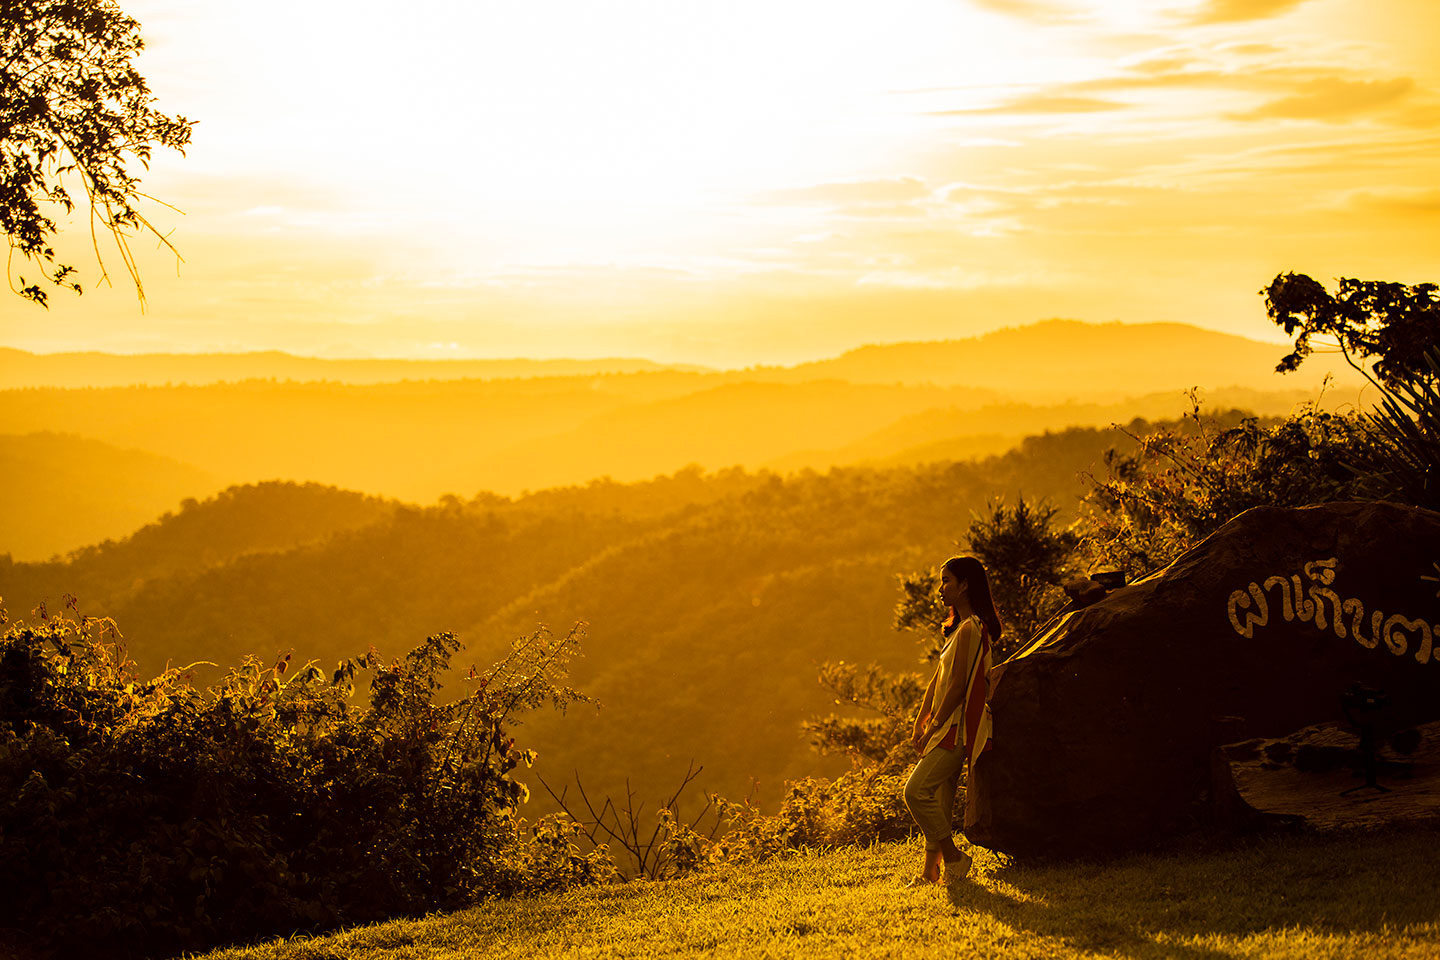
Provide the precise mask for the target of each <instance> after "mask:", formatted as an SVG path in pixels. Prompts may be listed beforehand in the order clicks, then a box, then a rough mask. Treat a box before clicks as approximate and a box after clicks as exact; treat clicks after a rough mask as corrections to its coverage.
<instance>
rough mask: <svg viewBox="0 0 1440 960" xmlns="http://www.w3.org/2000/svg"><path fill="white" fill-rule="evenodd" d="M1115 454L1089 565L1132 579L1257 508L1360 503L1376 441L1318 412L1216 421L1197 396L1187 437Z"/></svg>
mask: <svg viewBox="0 0 1440 960" xmlns="http://www.w3.org/2000/svg"><path fill="white" fill-rule="evenodd" d="M1131 436H1132V439H1133V440H1134V441H1135V443H1136V449H1135V451H1134V452H1133V453H1120V452H1118V451H1112V452H1111V453H1110V454H1109V455H1107V457H1106V466H1107V467H1108V476H1106V477H1104V478H1095V479H1094V485H1093V488H1092V489H1091V491H1090V493H1089V494H1088V496H1087V497H1086V507H1087V510H1086V513H1085V515H1084V517H1083V519H1082V523H1081V528H1082V530H1083V541H1082V545H1081V556H1082V557H1083V559H1084V560H1085V561H1086V562H1087V563H1088V564H1089V565H1090V567H1091V568H1094V567H1116V568H1119V569H1123V570H1125V571H1126V572H1127V573H1128V574H1129V575H1130V578H1131V579H1136V578H1138V577H1140V576H1142V575H1144V574H1146V573H1150V572H1153V571H1155V570H1158V569H1160V568H1161V567H1163V566H1165V565H1166V564H1168V563H1169V562H1170V561H1172V560H1174V559H1175V558H1176V557H1178V556H1179V555H1180V554H1181V553H1184V552H1185V551H1186V550H1188V549H1189V548H1190V547H1192V546H1194V545H1195V544H1197V543H1199V542H1200V541H1201V540H1203V539H1204V538H1205V537H1207V536H1209V535H1210V534H1211V533H1213V532H1215V531H1216V530H1217V529H1219V528H1220V526H1221V525H1223V524H1224V523H1226V522H1227V521H1229V520H1230V519H1231V518H1232V517H1235V516H1236V515H1238V514H1240V513H1242V512H1244V511H1245V510H1248V509H1250V508H1251V507H1257V506H1264V505H1273V506H1282V507H1298V506H1304V505H1306V504H1311V503H1323V502H1327V501H1331V500H1346V499H1351V498H1353V497H1355V496H1357V495H1358V493H1359V490H1360V488H1361V485H1362V479H1363V478H1362V477H1361V475H1360V474H1358V473H1357V472H1356V470H1355V469H1354V468H1353V463H1354V462H1355V460H1356V457H1357V455H1358V454H1357V451H1360V450H1362V449H1365V448H1366V447H1367V446H1369V445H1370V444H1371V443H1372V442H1373V441H1372V439H1371V435H1370V432H1369V430H1368V428H1367V426H1366V423H1365V421H1364V418H1363V417H1362V416H1360V415H1359V414H1354V413H1350V414H1343V413H1330V412H1327V411H1324V410H1322V409H1320V408H1319V407H1318V406H1317V405H1315V404H1309V405H1306V406H1305V407H1303V408H1301V409H1300V410H1299V411H1297V412H1296V413H1294V414H1292V415H1291V416H1289V417H1286V418H1284V419H1282V420H1278V421H1272V422H1269V423H1262V422H1261V421H1260V420H1258V419H1257V418H1254V417H1247V416H1243V415H1240V414H1239V413H1238V412H1237V411H1232V412H1230V413H1229V414H1223V415H1219V416H1212V415H1208V414H1205V413H1203V412H1202V411H1201V408H1200V401H1199V399H1198V397H1197V396H1196V395H1195V394H1194V393H1192V394H1191V411H1190V414H1189V415H1188V417H1187V418H1186V420H1185V421H1184V422H1182V424H1181V425H1180V426H1178V427H1171V426H1166V427H1161V428H1158V429H1155V430H1153V432H1150V433H1146V434H1143V435H1141V434H1132V435H1131Z"/></svg>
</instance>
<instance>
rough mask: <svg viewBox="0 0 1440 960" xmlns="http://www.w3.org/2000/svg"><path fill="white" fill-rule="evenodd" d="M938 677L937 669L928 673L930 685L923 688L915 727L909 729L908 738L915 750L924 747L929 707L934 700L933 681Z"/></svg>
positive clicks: (928, 721) (928, 720)
mask: <svg viewBox="0 0 1440 960" xmlns="http://www.w3.org/2000/svg"><path fill="white" fill-rule="evenodd" d="M939 679H940V671H939V670H936V671H935V672H934V673H932V674H931V675H930V686H928V687H926V688H925V699H923V700H921V701H920V712H919V713H918V714H916V716H915V728H914V730H913V731H911V734H910V739H911V741H912V742H913V743H914V744H915V749H916V750H921V749H924V747H925V731H926V728H927V726H928V725H929V723H930V707H931V705H932V704H934V702H935V682H936V681H937V680H939Z"/></svg>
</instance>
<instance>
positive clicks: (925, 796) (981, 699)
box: [905, 557, 1003, 883]
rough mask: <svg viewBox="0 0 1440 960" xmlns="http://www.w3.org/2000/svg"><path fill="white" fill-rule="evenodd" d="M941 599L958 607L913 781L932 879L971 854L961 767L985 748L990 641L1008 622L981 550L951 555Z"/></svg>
mask: <svg viewBox="0 0 1440 960" xmlns="http://www.w3.org/2000/svg"><path fill="white" fill-rule="evenodd" d="M940 599H941V601H943V602H944V604H945V605H946V606H947V607H949V609H950V616H949V618H948V619H947V620H946V621H945V646H944V648H943V649H942V650H941V651H940V662H939V663H937V664H936V665H935V675H934V676H932V677H931V678H930V686H929V688H928V689H927V690H926V691H925V699H924V700H923V701H922V702H921V704H920V715H919V716H917V717H916V718H915V730H914V735H913V738H912V742H913V744H914V746H915V750H916V752H917V753H919V754H920V762H919V763H917V764H916V765H915V769H914V771H913V772H911V774H910V779H909V780H907V781H906V783H905V806H907V807H908V808H909V809H910V815H911V816H912V817H914V818H915V822H916V823H917V824H919V826H920V832H921V833H923V834H925V869H924V871H923V872H922V873H921V878H922V879H923V880H924V881H925V882H927V883H940V882H942V881H950V880H960V879H963V878H964V877H965V875H966V874H968V873H969V872H970V856H969V855H968V854H966V853H964V852H963V851H962V850H961V849H960V848H959V847H957V846H955V840H954V838H953V836H952V833H951V829H950V824H951V820H950V815H951V813H952V811H953V810H954V807H955V790H956V788H957V784H958V782H959V779H960V774H961V773H962V772H963V771H964V770H965V768H966V765H967V762H968V761H971V760H973V755H974V752H975V751H976V750H977V749H981V748H983V743H984V741H985V740H986V739H988V738H987V737H986V735H985V734H986V731H985V730H983V729H982V723H981V721H982V719H983V718H984V713H985V694H986V690H987V675H988V673H989V670H990V645H991V644H993V643H994V642H995V641H996V640H999V639H1000V632H1001V630H1002V629H1003V628H1002V626H1001V623H1000V617H999V615H998V614H996V612H995V603H994V601H993V600H991V599H990V581H989V579H988V578H987V577H986V576H985V567H984V566H982V565H981V563H980V561H979V560H977V559H975V558H974V557H951V558H950V559H949V560H946V561H945V566H944V567H943V568H942V569H941V572H940Z"/></svg>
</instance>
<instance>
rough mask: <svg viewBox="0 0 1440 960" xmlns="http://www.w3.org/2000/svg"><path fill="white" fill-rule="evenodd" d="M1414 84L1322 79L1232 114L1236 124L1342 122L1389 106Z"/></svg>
mask: <svg viewBox="0 0 1440 960" xmlns="http://www.w3.org/2000/svg"><path fill="white" fill-rule="evenodd" d="M1414 87H1415V81H1414V80H1412V79H1410V78H1409V77H1399V78H1397V79H1394V80H1344V79H1341V78H1339V77H1325V78H1322V79H1319V80H1312V81H1310V82H1308V83H1305V84H1303V85H1302V86H1301V87H1300V89H1299V90H1298V92H1296V93H1294V94H1292V95H1290V96H1288V97H1281V98H1280V99H1278V100H1272V101H1270V102H1269V103H1266V104H1263V105H1262V106H1259V107H1256V108H1255V109H1254V110H1250V111H1248V112H1246V113H1241V114H1233V115H1232V117H1233V119H1236V120H1271V119H1293V120H1343V119H1346V118H1348V117H1351V116H1353V115H1355V114H1357V113H1365V112H1367V111H1370V110H1376V109H1379V108H1381V107H1385V106H1389V105H1390V104H1392V103H1395V102H1396V101H1397V100H1400V99H1401V98H1402V97H1404V96H1405V95H1406V94H1408V93H1410V91H1411V90H1413V89H1414Z"/></svg>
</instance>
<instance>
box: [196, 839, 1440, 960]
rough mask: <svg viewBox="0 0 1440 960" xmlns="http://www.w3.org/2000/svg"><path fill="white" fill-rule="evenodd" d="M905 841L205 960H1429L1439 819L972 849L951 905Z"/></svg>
mask: <svg viewBox="0 0 1440 960" xmlns="http://www.w3.org/2000/svg"><path fill="white" fill-rule="evenodd" d="M920 858H921V847H920V845H919V844H918V843H917V842H909V843H897V844H886V845H881V846H877V847H875V848H873V849H868V850H863V849H841V850H831V851H823V852H805V853H800V854H796V855H794V856H791V857H787V858H785V859H782V860H778V861H773V862H770V863H766V864H761V865H757V866H748V867H724V868H718V869H714V870H711V871H707V872H705V873H702V874H698V875H695V876H691V877H688V878H685V879H683V880H677V881H671V882H666V883H645V882H635V883H629V884H620V885H614V886H607V887H599V888H588V889H582V890H575V891H570V892H567V893H563V894H552V895H545V896H538V897H534V898H529V899H523V900H513V901H503V902H491V903H485V904H482V905H480V906H478V907H475V908H474V909H471V910H466V911H462V912H460V913H454V914H448V915H443V916H439V915H437V916H432V917H427V918H425V919H422V920H411V921H394V922H390V923H384V924H377V925H374V926H369V927H363V928H357V929H353V930H348V931H343V932H340V933H335V934H332V935H328V936H323V937H315V938H298V939H291V940H285V941H276V942H272V943H267V944H261V945H256V946H252V947H245V948H237V949H229V950H221V951H217V952H215V953H210V954H206V955H205V957H206V960H222V958H223V960H242V958H243V960H340V958H345V960H442V958H445V960H448V958H460V957H481V956H484V957H505V958H517V960H520V958H531V957H533V958H537V960H539V958H545V960H582V958H584V960H589V958H628V957H635V958H641V957H643V958H650V957H666V958H688V957H710V956H743V957H756V958H776V960H782V958H799V957H806V958H808V957H847V958H848V957H856V958H869V957H902V956H904V957H919V956H922V955H944V956H950V957H1003V958H1017V960H1020V958H1032V957H1033V958H1045V960H1069V958H1080V957H1086V958H1089V957H1114V958H1137V960H1138V958H1149V957H1155V958H1160V957H1166V958H1170V957H1173V958H1180V960H1219V958H1231V957H1271V958H1281V960H1290V958H1293V960H1323V958H1330V957H1334V958H1354V957H1364V958H1366V960H1386V958H1414V960H1422V958H1423V960H1434V958H1435V957H1440V895H1437V894H1440V827H1435V826H1429V827H1410V828H1403V829H1401V828H1395V829H1390V830H1384V831H1375V832H1359V831H1350V832H1345V833H1339V834H1330V835H1324V836H1314V835H1310V836H1287V837H1271V838H1266V839H1256V840H1252V841H1247V842H1243V843H1239V844H1229V845H1226V846H1223V847H1211V848H1208V849H1207V848H1199V849H1188V850H1185V851H1177V852H1171V853H1166V854H1148V855H1135V856H1130V857H1125V858H1122V859H1119V860H1113V861H1108V862H1104V863H1090V862H1079V863H1077V862H1068V863H1061V862H1056V863H1048V864H1046V863H1005V862H1003V860H1002V858H1000V857H997V856H995V855H994V854H990V853H988V852H985V851H977V856H976V860H975V867H976V869H975V872H974V873H972V878H974V879H973V881H972V882H971V883H968V884H966V885H965V886H964V888H962V889H958V890H956V891H955V892H954V893H953V894H949V893H947V892H946V891H945V890H944V889H942V888H930V889H921V890H907V889H904V886H903V884H904V882H905V881H906V880H907V879H908V878H909V877H910V876H911V875H913V874H914V873H915V872H916V871H917V868H918V865H919V862H920Z"/></svg>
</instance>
